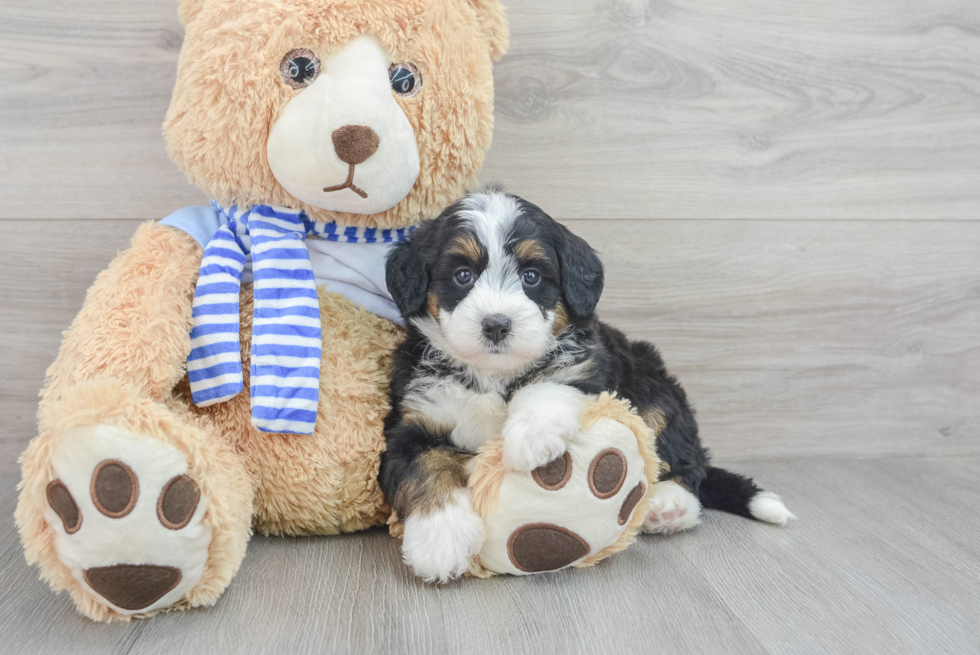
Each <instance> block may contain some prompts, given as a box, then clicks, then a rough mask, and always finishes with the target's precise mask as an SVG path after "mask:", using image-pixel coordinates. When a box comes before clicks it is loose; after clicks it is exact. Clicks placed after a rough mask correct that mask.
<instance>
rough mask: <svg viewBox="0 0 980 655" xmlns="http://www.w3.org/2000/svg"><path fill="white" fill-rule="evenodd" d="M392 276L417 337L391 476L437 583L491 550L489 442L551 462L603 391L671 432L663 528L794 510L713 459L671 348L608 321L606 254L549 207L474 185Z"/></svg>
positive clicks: (410, 545)
mask: <svg viewBox="0 0 980 655" xmlns="http://www.w3.org/2000/svg"><path fill="white" fill-rule="evenodd" d="M386 272H387V283H388V289H389V291H390V292H391V294H392V296H393V297H394V300H395V302H396V303H397V305H398V307H399V309H400V310H401V312H402V314H403V315H404V317H405V319H406V323H407V327H408V335H407V338H406V339H405V342H404V343H403V344H402V345H401V346H400V347H399V348H398V350H397V351H396V352H395V359H394V373H393V380H392V386H391V407H392V408H391V413H390V414H389V415H388V417H387V419H386V422H385V436H386V439H387V446H388V448H387V452H386V453H385V454H384V455H382V458H381V471H380V476H379V477H380V482H381V488H382V490H383V491H384V493H385V495H386V497H387V498H388V500H389V502H390V503H391V505H392V507H393V509H394V510H395V511H396V512H397V513H398V516H399V517H400V518H401V519H402V520H403V521H404V524H405V534H404V542H403V546H402V548H403V553H404V558H405V561H406V563H408V564H409V565H410V566H411V567H412V568H413V570H414V571H415V572H416V573H417V574H418V575H420V576H422V577H423V578H425V579H426V580H440V581H445V580H448V579H450V578H453V577H456V576H459V575H461V574H462V573H464V572H465V570H466V568H467V564H468V561H469V558H470V556H471V555H473V554H475V553H477V552H479V550H480V548H481V545H482V542H483V522H482V520H481V519H480V518H479V517H478V516H477V515H476V514H475V513H474V511H473V509H472V507H471V505H470V497H469V492H468V491H467V489H466V484H467V463H468V462H469V460H470V459H471V457H472V455H473V454H474V453H475V452H476V450H477V449H478V448H479V447H480V446H482V445H483V444H484V443H486V442H487V440H489V439H492V438H495V437H497V436H498V435H501V434H503V438H504V463H505V465H507V466H509V467H510V468H512V469H514V470H517V471H531V470H533V469H535V468H537V467H538V466H541V465H543V464H547V463H548V462H550V461H552V460H553V459H555V458H557V457H559V456H561V455H562V454H563V453H564V452H565V442H566V440H567V439H568V438H569V437H570V436H571V435H573V434H574V433H575V432H576V431H577V429H578V421H577V417H578V415H579V414H580V413H581V410H582V409H583V408H584V406H585V405H586V404H587V403H588V402H589V400H590V399H592V398H595V397H596V396H597V395H598V394H600V393H601V392H603V391H615V392H616V393H617V394H619V395H620V396H621V397H624V398H627V399H628V400H629V401H630V402H631V403H632V404H633V407H634V408H635V409H636V410H637V411H638V413H639V414H640V415H641V416H642V417H644V420H646V421H647V423H648V424H650V425H651V426H653V425H654V424H656V426H657V427H658V429H659V430H660V432H659V437H658V438H657V444H656V445H657V454H658V455H659V456H660V458H661V459H662V460H663V461H664V462H666V463H667V464H669V465H670V472H669V473H668V474H667V476H668V480H666V481H664V482H661V483H659V484H657V485H655V486H654V488H653V492H654V495H653V497H652V500H651V504H650V507H651V510H650V514H649V515H648V517H647V520H646V522H645V524H644V528H645V529H646V530H647V531H649V532H673V531H676V530H683V529H686V528H690V527H692V526H694V525H695V524H696V523H697V522H698V516H699V513H700V511H701V508H702V506H703V507H708V508H713V509H720V510H724V511H727V512H732V513H735V514H741V515H742V516H747V517H752V518H756V519H760V520H763V521H769V522H772V523H780V524H782V523H785V522H786V520H787V519H788V518H790V517H791V516H792V514H790V512H789V511H788V510H787V509H786V508H785V507H784V506H783V504H782V502H781V501H780V500H779V498H778V497H776V496H775V495H774V494H771V493H767V492H764V491H761V490H760V489H759V488H758V487H757V486H756V485H755V483H753V482H752V480H750V479H749V478H745V477H742V476H740V475H737V474H735V473H731V472H729V471H725V470H723V469H719V468H715V467H713V466H710V465H709V463H708V454H707V452H706V450H705V449H704V448H703V447H702V446H701V442H700V440H699V438H698V426H697V423H696V422H695V420H694V413H693V411H692V410H691V408H690V406H689V405H688V403H687V398H686V396H685V394H684V390H683V389H682V388H681V386H680V385H679V384H678V383H677V381H676V380H675V379H674V378H673V377H672V376H671V375H670V374H669V373H668V372H667V370H666V368H665V367H664V363H663V360H661V358H660V355H659V354H658V353H657V350H656V349H655V348H654V347H653V346H652V345H651V344H649V343H646V342H643V341H630V340H628V339H627V338H626V337H625V336H624V335H623V333H622V332H620V331H619V330H617V329H615V328H612V327H610V326H608V325H605V324H603V323H601V322H599V320H598V319H597V318H596V316H595V314H594V311H595V307H596V303H597V302H598V301H599V296H600V294H601V293H602V285H603V273H602V263H601V262H600V261H599V258H598V257H597V256H596V253H595V252H594V251H593V250H592V248H590V247H589V245H588V244H587V243H586V242H585V241H583V240H582V239H580V238H579V237H577V236H575V235H574V234H572V233H571V232H569V231H568V230H567V229H566V228H565V227H563V226H562V225H559V224H558V223H557V222H555V221H554V220H553V219H552V218H551V217H550V216H548V215H547V214H545V213H544V212H543V211H541V209H539V208H538V207H536V206H534V205H532V204H531V203H529V202H527V201H525V200H522V199H520V198H517V197H515V196H511V195H507V194H505V193H502V192H499V191H496V190H491V191H488V192H485V193H477V194H471V195H468V196H467V197H465V198H463V199H462V200H459V201H458V202H456V203H455V204H453V205H452V206H450V207H449V208H448V209H446V210H445V211H444V212H443V213H442V215H440V216H439V217H438V218H436V219H433V220H430V221H427V222H425V223H423V224H422V225H421V226H420V227H419V228H418V229H417V230H416V231H415V233H414V235H413V236H412V238H411V240H410V241H409V242H407V243H403V244H401V245H399V246H398V247H397V248H395V249H394V250H393V251H392V253H391V255H390V256H389V258H388V263H387V271H386Z"/></svg>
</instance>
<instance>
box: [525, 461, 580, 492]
mask: <svg viewBox="0 0 980 655" xmlns="http://www.w3.org/2000/svg"><path fill="white" fill-rule="evenodd" d="M531 477H532V478H534V481H535V482H537V483H538V485H540V486H541V487H542V488H544V489H547V490H548V491H557V490H559V489H561V488H562V487H564V486H565V484H566V483H567V482H568V479H569V478H571V477H572V456H571V455H569V454H568V453H565V454H564V455H562V456H561V457H559V458H558V459H555V460H552V461H550V462H548V463H547V464H545V465H544V466H539V467H538V468H536V469H534V470H533V471H531Z"/></svg>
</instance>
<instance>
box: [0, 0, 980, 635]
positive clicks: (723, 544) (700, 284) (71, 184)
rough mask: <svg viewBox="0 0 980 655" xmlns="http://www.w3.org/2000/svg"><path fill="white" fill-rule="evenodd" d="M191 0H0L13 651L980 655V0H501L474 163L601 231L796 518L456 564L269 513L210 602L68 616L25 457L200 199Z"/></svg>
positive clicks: (713, 424) (6, 585)
mask: <svg viewBox="0 0 980 655" xmlns="http://www.w3.org/2000/svg"><path fill="white" fill-rule="evenodd" d="M175 4H176V3H175V2H173V0H137V1H135V2H134V1H133V0H71V1H69V0H47V1H46V2H43V3H41V2H37V1H36V0H0V243H2V244H3V245H4V253H5V254H4V255H2V256H0V307H3V308H4V310H3V311H2V312H0V416H2V417H3V418H2V420H0V635H2V638H0V639H2V641H0V644H2V645H0V650H3V652H12V653H14V652H16V653H19V652H52V653H54V652H65V653H85V652H157V651H161V652H163V651H165V652H173V651H179V652H183V653H197V652H202V653H203V652H207V653H214V652H256V653H258V652H274V651H278V652H332V651H352V652H397V653H405V652H431V651H436V652H440V651H452V652H514V653H525V652H528V653H550V652H555V653H558V652H615V650H617V649H618V650H619V651H624V652H661V651H663V652H678V653H688V652H690V653H704V652H709V653H714V652H745V653H756V652H770V653H808V652H841V653H858V652H860V653H865V652H881V653H906V652H908V653H911V652H915V653H918V652H936V653H951V652H980V628H978V625H980V618H978V617H980V527H978V526H980V509H978V508H980V497H978V495H980V485H978V479H980V221H978V219H980V183H978V180H980V3H978V2H976V0H930V1H929V2H924V1H922V0H863V1H861V2H854V1H853V0H822V1H821V2H812V1H810V0H740V1H739V2H734V3H733V2H726V1H725V0H685V1H684V2H681V1H679V0H561V1H559V0H510V1H509V2H506V3H505V4H506V5H507V7H508V10H509V14H510V18H511V24H512V32H513V39H512V42H513V47H512V49H511V52H510V54H509V55H507V57H506V58H505V59H504V60H503V61H502V62H501V63H500V64H499V65H498V67H497V69H496V74H497V117H498V120H497V130H496V134H495V143H494V147H493V150H492V151H491V153H490V155H489V157H488V160H487V166H486V169H485V172H484V179H486V180H501V181H503V182H505V183H507V184H508V186H509V187H510V188H511V189H512V190H514V191H515V192H518V193H521V194H523V195H525V196H527V197H528V198H529V199H531V200H533V201H535V202H537V203H539V204H541V205H542V206H543V207H544V208H546V209H547V210H549V211H550V212H551V213H553V214H554V215H555V216H556V217H559V218H560V219H562V220H565V221H566V222H567V224H568V225H569V226H570V227H571V228H572V229H573V230H574V231H576V232H577V233H579V234H582V235H583V236H585V237H586V238H587V239H588V240H589V241H590V242H591V243H592V244H593V245H595V246H596V247H597V248H598V249H599V250H600V251H601V252H602V255H603V258H604V261H605V263H606V266H607V275H608V279H609V282H608V286H607V291H606V293H605V295H604V297H603V300H602V303H601V305H600V311H601V314H602V316H603V318H605V319H606V320H608V321H610V322H612V323H614V324H616V325H619V326H620V327H622V328H624V329H625V330H626V331H627V332H629V333H630V334H631V335H632V336H635V337H642V338H647V339H651V340H653V341H655V342H656V343H657V344H658V345H659V346H660V347H661V349H662V350H663V352H664V355H665V358H666V359H667V362H668V364H669V365H670V366H671V367H672V369H673V370H674V371H675V372H676V373H677V374H678V375H679V376H680V378H681V379H682V381H683V382H684V384H685V387H686V388H687V390H688V392H689V394H690V396H691V398H692V399H693V401H694V402H695V404H696V406H697V408H698V411H699V419H700V422H701V425H702V431H703V437H704V439H705V441H706V442H707V443H708V445H710V446H711V447H712V449H713V450H714V452H715V455H716V459H717V461H718V462H720V463H721V464H723V465H728V466H731V467H732V468H735V469H737V470H740V471H744V472H747V473H751V474H753V475H754V476H756V477H757V479H758V480H759V481H760V482H761V483H763V484H764V485H765V486H766V487H767V488H770V489H772V490H774V491H777V492H779V493H780V494H781V495H782V496H783V497H784V498H785V499H786V501H787V503H788V504H789V506H790V507H791V509H793V510H794V511H795V512H796V514H797V515H798V516H799V517H800V520H799V521H797V522H796V523H794V524H792V525H791V526H789V527H788V528H786V529H782V530H780V529H775V528H771V527H769V526H765V525H759V524H757V523H753V522H750V521H745V520H742V519H738V518H734V517H730V516H726V515H720V514H709V515H708V516H707V517H706V518H705V521H704V524H703V525H701V526H699V527H698V528H696V529H695V530H693V531H692V532H690V533H687V534H683V535H677V536H674V537H671V538H653V537H647V538H643V539H642V540H641V541H640V542H639V543H638V544H637V545H636V546H634V547H633V548H631V549H630V550H628V551H626V552H625V553H623V554H621V555H618V556H616V557H614V558H612V559H611V560H609V561H608V562H606V563H604V564H603V565H601V566H599V567H597V568H595V569H592V570H588V571H576V572H570V573H558V574H553V575H545V576H536V577H532V578H524V579H516V578H498V579H494V580H491V581H487V582H478V581H463V582H460V583H457V584H453V585H449V586H446V587H439V588H437V587H432V586H425V585H422V584H419V583H418V582H417V581H415V580H414V579H412V578H411V577H409V576H408V575H407V574H406V571H405V569H404V567H403V566H402V565H401V563H400V559H399V555H398V548H397V544H396V543H395V542H394V541H393V540H391V539H390V538H389V537H388V536H387V535H386V534H384V533H383V532H380V531H375V532H368V533H364V534H358V535H348V536H344V537H331V538H322V539H297V540H282V539H264V538H256V539H255V540H253V542H252V543H251V545H250V547H249V552H248V556H247V558H246V560H245V563H244V565H243V568H242V571H241V572H240V573H239V575H238V576H237V577H236V579H235V580H234V582H233V583H232V585H231V587H230V588H229V589H228V591H227V592H226V593H225V594H224V596H222V598H221V599H220V600H219V602H218V604H217V605H216V606H215V607H214V608H210V609H205V610H198V611H194V612H184V613H177V614H170V615H165V616H160V617H156V618H154V619H152V620H149V621H139V622H134V623H132V624H128V625H112V626H104V625H97V624H93V623H91V622H88V621H86V620H84V619H82V618H81V617H79V616H78V615H77V614H75V613H74V611H73V609H72V606H71V603H70V602H69V600H68V599H67V598H66V597H65V596H64V595H62V596H54V595H53V594H51V593H50V592H49V591H48V589H47V587H46V586H45V585H44V584H43V583H42V582H40V581H39V580H38V579H37V572H36V571H35V570H32V569H29V568H28V567H27V565H26V564H25V562H24V559H23V553H22V551H21V548H20V544H19V541H18V538H17V534H16V530H15V529H14V527H13V519H12V513H13V507H14V503H15V498H16V491H15V485H16V483H17V480H18V478H19V474H18V471H17V466H16V457H17V455H18V454H19V453H20V452H21V451H22V450H23V448H24V446H25V445H26V443H27V441H28V440H29V439H30V438H31V436H32V435H33V432H34V411H35V407H36V394H37V390H38V388H39V387H40V384H41V379H42V377H43V373H44V369H45V368H46V367H47V365H48V364H49V363H50V362H51V360H52V359H53V357H54V355H55V353H56V351H57V347H58V342H59V339H60V333H61V331H62V330H63V329H65V328H66V327H67V325H68V323H69V322H70V320H71V318H72V316H73V315H74V313H75V312H77V311H78V308H79V307H80V306H81V303H82V300H83V297H84V293H85V289H86V288H87V287H88V286H89V284H90V283H91V281H92V279H93V278H94V276H95V275H96V273H98V271H99V270H101V269H102V268H103V267H104V266H105V265H106V263H107V262H108V261H109V259H110V258H111V257H112V256H113V255H114V253H115V252H116V251H117V250H118V249H120V248H124V247H126V244H127V242H128V240H129V238H130V236H131V235H132V233H133V231H134V230H135V227H136V225H137V224H138V221H139V220H148V219H158V218H160V217H162V216H164V215H166V214H168V213H170V212H171V211H172V210H173V209H175V208H177V207H180V206H183V205H187V204H197V203H202V202H204V201H205V199H204V198H202V197H201V195H200V193H199V192H197V191H196V190H195V189H193V188H192V187H190V186H189V185H188V184H187V183H186V182H185V181H184V180H183V178H182V176H181V175H180V174H179V173H178V172H177V171H176V169H175V168H174V167H173V166H172V164H170V162H169V161H168V160H167V158H166V155H165V152H164V146H163V142H162V139H161V137H160V128H159V125H160V123H161V121H162V119H163V115H164V112H165V111H166V106H167V103H168V101H169V97H170V89H171V86H172V84H173V81H174V73H175V65H176V57H177V53H178V51H179V47H180V42H181V38H182V35H181V29H180V26H179V24H178V23H177V20H176V12H175ZM79 219H85V220H79Z"/></svg>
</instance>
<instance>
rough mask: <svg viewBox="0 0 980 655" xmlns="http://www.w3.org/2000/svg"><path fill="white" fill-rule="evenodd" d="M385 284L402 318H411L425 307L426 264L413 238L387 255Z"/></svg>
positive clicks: (426, 286)
mask: <svg viewBox="0 0 980 655" xmlns="http://www.w3.org/2000/svg"><path fill="white" fill-rule="evenodd" d="M385 284H387V285H388V293H390V294H391V298H392V300H394V301H395V305H397V306H398V311H400V312H401V313H402V316H403V317H405V318H408V317H409V316H412V315H413V314H415V313H417V312H418V311H419V310H420V309H421V308H422V305H423V304H425V296H426V291H428V289H429V274H428V273H427V272H426V270H425V261H424V260H423V259H422V255H421V253H420V252H419V244H417V243H416V240H415V238H414V236H413V237H412V238H410V239H409V240H408V241H403V242H402V243H399V244H398V245H397V246H395V247H394V248H393V249H392V250H391V252H390V253H388V260H387V261H386V262H385Z"/></svg>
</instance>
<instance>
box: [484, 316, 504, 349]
mask: <svg viewBox="0 0 980 655" xmlns="http://www.w3.org/2000/svg"><path fill="white" fill-rule="evenodd" d="M508 332H510V319H509V318H507V317H506V316H501V315H500V314H494V315H493V316H487V317H486V318H485V319H483V336H485V337H486V338H487V339H490V341H492V342H494V343H500V342H501V341H503V340H504V339H505V338H507V333H508Z"/></svg>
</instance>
